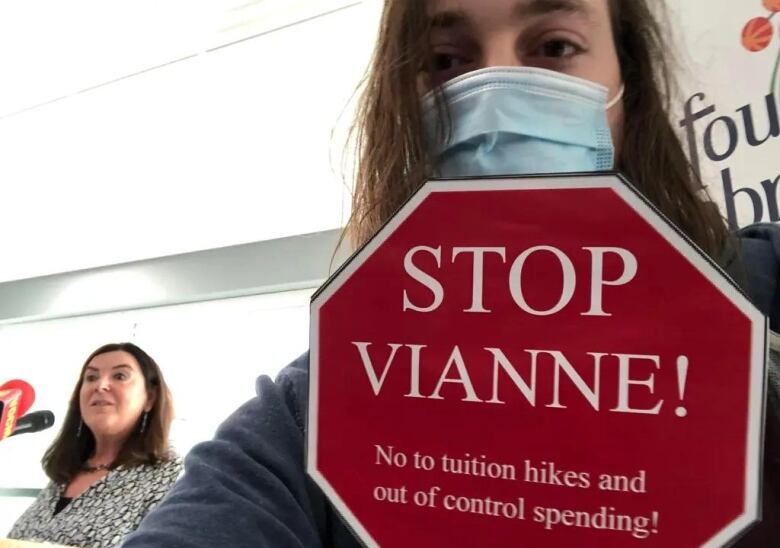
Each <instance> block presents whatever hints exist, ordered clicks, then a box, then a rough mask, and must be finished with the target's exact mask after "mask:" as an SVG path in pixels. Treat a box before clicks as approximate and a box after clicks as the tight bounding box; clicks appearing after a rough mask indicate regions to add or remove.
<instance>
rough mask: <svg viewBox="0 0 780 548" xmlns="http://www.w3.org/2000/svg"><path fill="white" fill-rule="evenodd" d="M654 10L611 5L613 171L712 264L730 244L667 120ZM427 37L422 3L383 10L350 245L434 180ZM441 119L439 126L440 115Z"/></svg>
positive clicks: (394, 3)
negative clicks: (618, 96) (617, 79)
mask: <svg viewBox="0 0 780 548" xmlns="http://www.w3.org/2000/svg"><path fill="white" fill-rule="evenodd" d="M651 1H652V2H656V0H608V4H609V9H610V14H611V19H612V28H613V33H614V39H615V46H616V49H617V53H618V56H619V61H620V68H621V71H622V76H623V80H624V83H625V95H624V100H623V101H624V114H625V115H624V122H623V135H622V145H621V146H622V148H621V152H620V157H619V158H617V161H616V167H617V169H618V170H620V171H622V172H623V173H624V174H625V175H626V176H627V177H628V179H629V180H630V181H631V182H632V183H633V184H634V185H636V186H637V187H638V188H639V189H640V190H641V191H642V193H643V194H644V195H645V196H646V197H647V198H648V199H649V200H650V201H651V202H653V204H655V205H656V207H658V208H659V209H660V210H661V211H662V212H663V213H664V214H665V215H666V216H667V217H668V218H669V219H670V220H671V221H673V222H674V223H675V224H676V225H677V226H678V227H680V228H681V229H682V230H683V231H684V232H685V233H686V234H687V235H688V236H689V237H690V238H691V239H692V240H693V241H695V242H696V243H697V244H698V245H699V246H700V247H701V248H702V249H703V250H704V251H705V252H707V253H708V254H709V255H710V256H712V257H713V258H714V259H716V260H717V259H719V258H720V256H721V253H722V252H723V248H724V244H725V242H726V240H727V238H728V232H727V228H726V225H725V223H724V221H723V219H722V217H721V216H720V214H719V212H718V208H717V207H716V206H715V204H714V203H713V202H712V201H711V200H710V199H709V197H708V196H707V194H706V193H705V192H704V190H703V188H702V185H701V183H700V182H699V181H698V180H697V178H696V177H695V175H694V172H693V170H692V168H691V165H690V162H689V161H688V159H687V158H686V156H685V153H684V151H683V148H682V145H681V144H680V141H679V139H678V137H677V135H676V134H675V131H674V129H673V127H672V123H671V121H670V119H669V112H670V109H669V106H670V105H669V102H670V100H671V99H672V98H673V90H674V87H675V86H674V79H673V77H672V71H671V68H670V64H669V57H670V46H669V45H668V43H667V36H666V35H665V33H664V32H663V29H664V27H663V25H662V23H661V22H663V21H665V19H666V17H665V13H663V12H653V11H652V10H651V9H650V2H651ZM659 3H660V2H659ZM654 7H655V6H654ZM659 21H661V22H659ZM429 31H430V21H429V20H428V17H427V15H426V2H423V1H421V0H386V1H385V6H384V12H383V15H382V22H381V24H380V31H379V38H378V40H377V44H376V47H375V50H374V55H373V59H372V62H371V66H370V67H369V70H368V73H367V75H366V78H365V80H364V90H363V94H362V97H361V101H360V105H359V108H358V114H357V117H356V120H355V124H354V126H353V129H352V136H353V139H354V142H355V144H356V146H357V156H356V160H355V166H356V173H355V175H356V177H355V191H354V194H353V200H352V215H351V217H350V220H349V222H348V225H347V232H348V234H349V236H350V237H351V240H352V242H353V244H355V245H356V246H359V245H361V244H362V243H364V242H365V241H366V240H368V239H369V238H370V237H371V236H372V235H373V234H374V233H375V232H376V231H377V230H378V229H379V227H381V226H382V224H383V223H384V222H385V221H387V219H388V218H389V217H390V216H391V215H392V214H393V213H394V212H395V211H396V209H398V207H400V205H401V204H403V203H404V202H405V201H406V199H407V198H409V196H410V195H411V194H412V193H413V192H414V191H415V190H416V189H417V188H418V187H419V186H420V185H421V184H422V183H423V182H424V181H425V180H426V178H428V177H429V176H430V174H431V161H430V158H429V157H428V154H427V152H426V150H425V147H424V145H423V124H422V113H421V106H420V102H421V101H420V97H419V95H418V88H417V81H418V76H419V75H420V73H421V70H422V68H423V67H426V66H429V65H428V63H429V57H430V56H429ZM440 101H441V98H440ZM445 114H446V113H445ZM442 118H443V120H441V122H442V125H444V126H446V124H447V119H446V118H447V116H442ZM443 130H444V131H445V132H446V131H448V129H447V128H446V127H444V128H443Z"/></svg>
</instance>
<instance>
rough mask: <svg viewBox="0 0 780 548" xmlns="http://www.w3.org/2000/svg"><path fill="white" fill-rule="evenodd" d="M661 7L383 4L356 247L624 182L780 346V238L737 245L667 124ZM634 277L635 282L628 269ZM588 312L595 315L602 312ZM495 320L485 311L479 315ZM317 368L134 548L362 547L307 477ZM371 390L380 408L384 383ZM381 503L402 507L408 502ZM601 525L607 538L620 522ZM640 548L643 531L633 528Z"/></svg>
mask: <svg viewBox="0 0 780 548" xmlns="http://www.w3.org/2000/svg"><path fill="white" fill-rule="evenodd" d="M650 4H651V2H650V1H649V0H427V1H419V2H416V1H415V2H412V1H407V0H386V1H385V6H384V13H383V17H382V24H381V29H380V35H379V40H378V43H377V46H376V51H375V55H374V60H373V63H372V65H371V68H370V70H369V73H368V77H367V80H366V83H365V92H364V95H363V101H362V104H361V108H360V111H359V114H358V119H357V123H356V136H357V141H358V145H359V156H358V165H357V167H358V170H357V181H356V191H355V196H354V202H353V212H352V218H351V220H350V223H349V227H348V228H349V233H350V235H351V236H352V238H353V241H354V243H355V244H356V245H360V244H362V243H365V242H366V241H368V240H369V239H370V238H371V237H372V235H373V234H374V233H375V232H376V231H377V230H378V229H379V228H380V227H381V226H382V225H383V223H385V222H386V221H387V220H388V219H389V218H390V217H391V216H392V215H393V213H394V212H395V211H396V210H397V209H398V208H399V206H401V205H402V204H403V203H404V202H405V201H406V200H407V199H408V198H409V197H410V196H411V195H412V194H413V193H414V192H415V190H416V189H417V188H418V187H419V186H420V185H421V184H422V183H423V182H425V181H426V180H427V179H429V178H431V177H435V176H440V177H463V176H465V177H476V176H490V175H518V174H534V173H551V172H554V173H560V172H570V173H574V172H594V171H602V170H610V169H616V170H618V171H621V172H622V173H624V174H625V175H626V177H627V178H628V179H629V180H630V181H631V182H632V183H633V184H634V185H636V187H637V188H638V189H639V190H640V191H641V192H642V193H643V195H644V196H645V197H646V198H647V199H648V200H649V201H650V202H652V203H653V204H654V205H655V206H656V207H657V208H658V209H659V210H660V211H661V212H662V213H663V214H664V215H665V216H666V217H667V218H668V219H669V220H671V221H672V222H673V223H674V224H675V225H676V226H677V227H679V229H680V230H681V231H682V232H684V233H685V234H686V235H687V236H688V237H689V238H690V239H691V240H692V241H693V242H695V243H696V244H697V245H698V246H699V248H700V249H701V250H703V251H704V252H705V253H706V254H708V255H709V256H710V257H711V258H712V259H713V260H714V261H716V262H717V263H719V264H720V265H721V266H722V267H723V268H724V269H725V270H726V271H727V272H728V273H729V274H730V275H731V276H732V277H733V278H734V280H735V281H736V282H737V283H739V284H740V285H741V286H742V287H743V288H744V289H745V291H746V292H747V293H748V294H749V295H750V296H751V297H752V298H753V300H754V302H755V303H756V305H757V306H758V307H759V308H761V310H762V311H763V312H764V313H765V314H767V315H769V316H770V321H771V326H772V328H773V329H774V330H775V331H780V304H779V303H780V293H779V292H778V287H777V277H778V271H779V269H780V230H778V227H776V226H772V225H763V226H754V227H749V228H748V229H745V230H743V231H742V232H741V233H740V234H738V235H731V234H729V232H728V231H727V228H726V226H725V224H724V222H723V220H722V219H721V217H720V215H719V214H718V211H717V207H716V206H715V205H714V204H713V203H712V202H711V201H709V199H708V198H707V197H706V195H704V194H703V192H702V191H701V188H700V184H699V182H698V181H696V179H695V177H694V175H693V173H692V170H691V167H690V164H689V162H688V160H687V159H686V157H685V153H684V150H683V148H682V146H681V144H680V142H679V140H678V139H677V136H676V133H675V128H674V127H673V124H672V123H671V122H670V118H669V93H670V89H671V83H672V79H671V75H670V67H669V66H668V64H667V62H666V59H667V58H668V57H670V56H671V54H672V53H673V52H671V51H670V50H669V46H668V45H666V43H665V42H664V39H663V32H662V29H663V28H664V27H665V24H664V23H661V22H659V21H658V20H657V19H656V18H655V17H654V12H653V11H652V10H651V9H650ZM655 4H656V3H655V2H653V6H655ZM453 252H454V251H453ZM622 259H623V265H624V273H625V275H626V277H627V278H628V277H629V274H630V270H631V261H630V257H628V256H626V257H622ZM447 260H449V257H448V258H447ZM476 261H477V257H476V255H475V256H474V262H475V264H476ZM412 266H413V265H412ZM407 272H409V273H410V275H413V276H416V278H415V279H416V280H417V281H420V282H421V283H427V284H428V287H430V288H432V291H431V292H432V295H433V299H434V300H433V303H431V302H430V301H429V302H427V303H422V302H420V301H418V300H417V301H416V300H414V299H411V298H410V299H408V300H405V301H404V306H408V307H410V308H413V307H417V308H421V307H427V306H435V305H436V304H437V300H438V298H439V294H438V293H437V288H436V286H435V284H434V283H433V282H431V281H430V280H428V279H427V278H425V276H424V273H421V272H420V271H419V270H418V271H415V270H414V269H413V268H409V269H407ZM613 283H617V281H615V280H613ZM475 294H476V293H475ZM515 300H516V301H518V302H520V301H521V299H519V298H516V299H515ZM591 304H592V308H591V310H592V311H593V313H598V312H599V311H600V310H601V308H598V307H597V304H598V303H591ZM481 306H482V303H481V302H479V301H478V300H476V298H475V300H474V301H473V303H472V308H474V309H475V310H478V309H479V308H480V307H481ZM773 340H774V341H775V342H776V341H777V339H776V338H775V339H773ZM356 345H357V346H358V350H359V351H361V352H365V353H367V348H366V347H365V346H364V347H362V348H361V347H359V343H356ZM777 350H778V348H777V347H774V350H773V351H772V362H771V365H770V367H771V368H772V369H771V371H770V377H771V378H772V379H773V380H772V382H771V383H770V388H769V392H770V394H769V403H768V409H767V412H766V417H767V421H766V422H767V426H766V438H765V439H766V448H765V451H766V461H767V465H766V469H765V474H764V489H763V497H764V499H763V517H762V521H761V522H760V523H759V524H758V525H756V526H755V527H753V529H751V530H750V531H749V532H748V533H747V535H746V536H744V537H743V538H742V539H741V540H739V541H738V542H737V544H736V546H740V547H750V546H771V545H777V544H779V543H780V511H779V510H778V501H779V500H780V485H778V482H779V481H780V471H779V470H778V468H777V466H778V464H777V460H776V459H777V457H778V447H777V445H778V436H780V430H778V413H779V412H780V409H779V407H778V405H779V404H778V392H777V390H778V385H777V374H778V369H777V363H778V357H779V356H778V353H777ZM308 366H309V362H308V355H304V356H303V357H302V358H300V359H299V360H297V361H296V362H294V363H293V364H291V365H290V366H289V367H288V368H286V369H285V370H284V371H283V372H282V373H281V374H280V375H279V377H278V378H277V380H276V382H272V381H271V380H270V379H268V378H263V377H261V378H260V380H259V381H258V397H256V398H255V399H253V400H251V401H250V402H248V403H247V404H245V405H244V406H243V407H241V408H240V409H239V410H238V411H237V412H236V413H235V414H234V415H233V416H232V417H231V418H229V419H228V420H227V421H226V422H225V423H224V424H223V426H222V427H221V428H220V429H219V431H218V432H217V435H216V438H215V439H214V440H213V441H211V442H209V443H205V444H202V445H200V446H198V447H196V448H195V449H193V451H192V452H191V453H190V454H189V455H188V457H187V460H186V467H187V473H186V475H185V477H184V479H183V480H182V481H181V482H179V483H178V484H177V486H176V487H175V488H174V489H173V490H172V492H171V494H170V496H169V497H168V498H167V499H166V501H165V502H164V503H163V504H162V505H161V506H160V507H159V508H158V509H157V510H156V511H155V512H153V513H152V514H150V515H149V516H147V518H146V519H145V520H144V522H143V523H142V525H141V527H140V529H139V530H138V531H137V532H136V533H135V534H134V535H132V536H130V537H129V538H128V540H127V543H126V546H129V547H131V548H133V547H141V546H144V547H148V546H159V547H163V546H164V547H185V546H186V547H196V546H204V547H205V546H212V545H225V546H228V545H229V546H236V547H240V546H247V547H248V546H289V547H293V546H337V547H352V546H358V545H359V543H358V541H357V540H356V539H355V537H354V536H353V535H352V533H351V532H350V530H349V529H348V528H347V527H346V526H345V525H344V523H343V522H342V521H341V520H340V519H339V517H338V516H337V515H336V513H335V511H334V509H333V506H332V505H331V504H330V503H329V502H328V500H327V499H326V497H325V496H324V494H323V493H322V492H321V491H320V490H319V488H317V487H316V486H315V485H314V484H313V482H312V481H311V480H310V479H309V478H307V476H306V474H305V471H304V451H305V447H304V437H305V436H304V428H305V417H306V413H307V409H306V407H307V386H308ZM368 373H369V377H370V379H369V380H370V382H371V387H372V388H373V389H374V390H375V392H377V393H378V391H379V390H380V389H381V386H382V380H383V379H382V378H379V377H378V376H376V373H374V376H373V377H371V373H372V371H369V372H368ZM417 391H418V387H416V386H415V385H414V384H412V385H411V386H410V388H409V394H410V395H412V396H415V397H417V394H418V392H417ZM438 395H439V394H438V390H437V391H436V392H434V393H433V394H432V395H431V397H438ZM467 396H469V395H468V394H467ZM473 399H474V400H476V399H477V398H476V396H474V398H473ZM496 399H497V396H496ZM383 456H384V458H386V459H387V461H388V462H393V459H394V458H395V457H396V456H397V455H393V454H391V453H390V451H389V450H388V451H386V452H384V453H383ZM689 458H691V459H695V458H696V455H689ZM773 459H774V460H773ZM445 464H446V466H450V467H451V468H453V469H454V468H455V467H457V469H458V470H461V471H462V470H464V469H467V470H469V473H471V474H472V475H490V474H495V477H496V478H500V479H502V478H508V477H510V476H514V474H515V471H514V469H505V468H502V467H501V466H500V465H499V464H497V463H490V462H487V461H486V460H484V459H480V458H476V457H474V456H471V457H469V458H468V459H462V460H459V461H457V462H455V461H452V462H445ZM421 465H422V466H425V464H424V463H421ZM464 467H466V468H464ZM532 472H533V474H534V477H535V478H536V479H537V480H538V481H542V479H544V481H548V480H549V478H555V479H556V481H563V480H561V479H560V478H564V479H565V480H566V481H569V482H570V485H568V484H567V485H568V487H569V488H571V489H575V488H586V487H587V486H589V484H590V480H589V478H587V477H584V476H581V475H577V474H576V473H575V472H571V473H572V474H574V475H571V476H570V477H569V475H567V474H559V473H556V472H555V470H553V469H552V468H551V467H550V466H549V463H546V464H545V465H544V466H536V467H533V470H532ZM527 473H528V471H527V470H526V474H527ZM490 477H493V476H490ZM634 481H635V483H636V485H635V487H636V489H643V488H644V487H643V485H644V478H643V477H637V478H634ZM586 484H587V485H586ZM434 495H435V493H434V492H432V493H431V497H433V496H434ZM383 496H386V497H388V498H395V500H396V501H397V502H401V501H403V500H404V499H405V497H407V496H408V493H406V492H404V491H400V490H399V491H398V492H394V493H385V494H383ZM466 502H468V501H466ZM490 503H491V501H488V502H485V504H490ZM492 503H493V506H489V507H488V510H489V511H492V510H491V509H494V510H495V511H496V512H500V513H502V514H503V515H504V516H505V517H511V516H515V517H517V516H518V515H520V514H522V512H523V508H522V507H521V506H518V505H515V506H512V505H503V506H501V507H500V508H499V507H498V506H495V501H492ZM453 504H455V502H453ZM494 506H495V508H494ZM548 510H553V509H548ZM604 513H605V515H604V516H603V519H604V520H610V519H614V518H615V516H614V515H611V514H610V516H607V515H606V513H607V512H606V510H605V512H604ZM559 514H560V512H559ZM542 517H543V518H544V519H545V520H547V522H548V523H550V522H552V521H553V520H555V519H560V520H562V519H564V517H563V516H562V515H553V514H552V513H549V512H548V513H547V514H545V515H544V516H542ZM597 518H598V516H596V517H594V518H593V519H594V520H595V519H597ZM645 525H646V524H645ZM642 531H644V532H647V531H646V530H645V528H644V526H642V527H639V526H637V527H635V528H634V533H635V534H637V533H641V532H642ZM642 534H644V533H642ZM648 534H649V533H648ZM636 538H639V537H636ZM522 542H523V539H518V545H520V544H522Z"/></svg>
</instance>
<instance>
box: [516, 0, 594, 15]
mask: <svg viewBox="0 0 780 548" xmlns="http://www.w3.org/2000/svg"><path fill="white" fill-rule="evenodd" d="M556 11H565V12H569V13H577V14H581V15H586V16H590V15H591V13H592V11H593V10H592V8H591V7H590V6H589V5H588V3H587V2H585V0H526V1H525V2H518V4H517V5H516V6H515V9H514V13H515V15H517V16H518V17H533V16H537V15H547V14H548V13H553V12H556Z"/></svg>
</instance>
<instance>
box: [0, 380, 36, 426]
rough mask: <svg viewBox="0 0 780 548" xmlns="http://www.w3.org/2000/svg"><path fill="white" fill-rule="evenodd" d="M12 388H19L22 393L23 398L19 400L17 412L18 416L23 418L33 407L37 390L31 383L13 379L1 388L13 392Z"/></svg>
mask: <svg viewBox="0 0 780 548" xmlns="http://www.w3.org/2000/svg"><path fill="white" fill-rule="evenodd" d="M12 388H18V389H19V390H21V392H22V396H21V397H20V398H19V404H18V405H19V407H18V410H17V416H19V417H21V416H22V415H24V414H25V413H27V410H28V409H30V407H32V404H33V402H34V401H35V390H34V389H33V387H32V386H30V383H28V382H26V381H22V380H19V379H13V380H10V381H8V382H7V383H5V384H4V385H2V386H0V390H11V389H12Z"/></svg>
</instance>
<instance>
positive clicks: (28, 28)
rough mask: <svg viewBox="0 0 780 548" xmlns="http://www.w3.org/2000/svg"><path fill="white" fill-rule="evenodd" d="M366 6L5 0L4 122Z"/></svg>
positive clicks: (223, 0) (353, 0)
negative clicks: (235, 44)
mask: <svg viewBox="0 0 780 548" xmlns="http://www.w3.org/2000/svg"><path fill="white" fill-rule="evenodd" d="M359 3H361V0H197V1H193V0H67V1H63V0H3V1H2V2H0V78H1V79H2V86H0V120H1V119H2V118H3V117H7V116H9V115H14V114H17V113H19V112H21V111H25V110H27V109H30V108H35V107H36V106H39V105H42V104H45V103H48V102H51V101H55V100H58V99H61V98H64V97H67V96H70V95H73V94H76V93H79V92H82V91H85V90H90V89H91V88H94V87H96V86H102V85H105V84H107V83H111V82H113V81H115V80H117V79H122V78H126V77H128V76H132V75H134V74H137V73H139V72H142V71H147V70H149V69H152V68H154V67H159V66H161V65H165V64H167V63H171V62H175V61H177V60H181V59H185V58H187V57H190V56H193V55H197V54H201V53H204V52H206V51H209V50H212V49H214V48H219V47H221V46H224V45H226V44H231V43H233V42H236V41H240V40H244V39H246V38H248V37H252V36H256V35H258V34H263V33H267V32H270V31H273V30H275V29H279V28H283V27H286V26H289V25H292V24H295V23H298V22H301V21H305V20H308V19H311V18H313V17H317V16H321V15H323V14H327V13H330V12H333V11H336V10H339V9H343V8H345V7H348V6H351V5H355V4H359Z"/></svg>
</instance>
